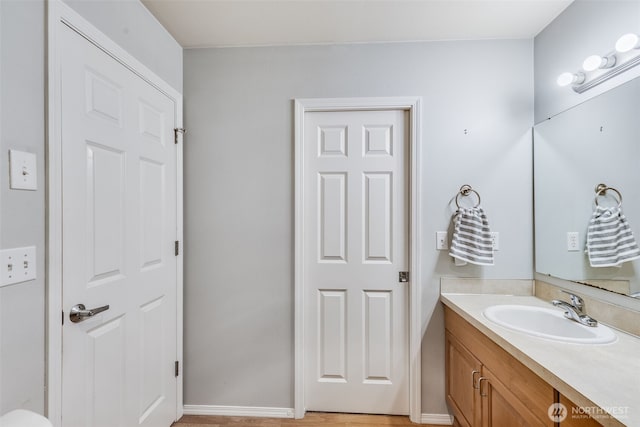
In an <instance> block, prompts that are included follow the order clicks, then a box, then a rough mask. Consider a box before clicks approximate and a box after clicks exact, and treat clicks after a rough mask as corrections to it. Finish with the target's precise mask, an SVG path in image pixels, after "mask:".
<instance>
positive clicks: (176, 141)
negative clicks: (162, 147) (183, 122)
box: [173, 128, 187, 144]
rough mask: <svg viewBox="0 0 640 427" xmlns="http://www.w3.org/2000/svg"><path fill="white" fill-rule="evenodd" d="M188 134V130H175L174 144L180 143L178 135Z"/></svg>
mask: <svg viewBox="0 0 640 427" xmlns="http://www.w3.org/2000/svg"><path fill="white" fill-rule="evenodd" d="M186 132H187V130H186V129H185V128H175V129H174V130H173V143H174V144H177V143H178V134H179V133H181V134H183V135H184V134H185V133H186Z"/></svg>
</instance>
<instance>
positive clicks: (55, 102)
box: [45, 0, 184, 427]
mask: <svg viewBox="0 0 640 427" xmlns="http://www.w3.org/2000/svg"><path fill="white" fill-rule="evenodd" d="M61 25H66V26H67V27H69V28H71V29H72V30H74V31H76V32H77V33H78V34H80V35H81V36H82V37H84V38H85V39H87V40H88V41H89V42H90V43H93V44H94V45H95V46H96V47H98V48H99V49H101V50H102V51H103V52H105V53H106V54H107V55H109V56H111V57H112V58H113V59H115V60H116V61H118V62H119V63H121V64H122V65H124V66H125V67H126V68H128V69H129V70H130V71H132V72H133V73H134V74H136V75H137V76H138V77H140V78H142V79H143V80H145V81H146V82H147V83H149V84H151V85H152V86H153V87H155V88H156V89H158V90H159V91H160V92H162V93H163V94H165V95H166V96H168V97H169V98H170V99H171V100H173V102H174V105H175V110H174V111H175V117H174V118H175V123H176V127H177V128H181V127H182V123H183V122H182V95H181V94H180V93H179V92H178V91H177V90H175V89H174V88H173V87H171V86H170V85H169V84H168V83H166V82H165V81H164V80H162V79H161V78H160V77H158V76H157V75H156V74H155V73H154V72H153V71H151V70H150V69H149V68H147V67H146V66H145V65H143V64H142V63H141V62H140V61H138V60H137V59H136V58H134V57H133V56H132V55H130V54H129V53H128V52H126V51H125V50H124V49H123V48H121V47H120V46H119V45H118V44H116V43H115V42H114V41H112V40H111V39H110V38H109V37H107V36H106V35H105V34H104V33H102V32H101V31H99V30H98V29H97V28H95V27H94V26H93V25H92V24H91V23H89V22H88V21H87V20H86V19H84V18H83V17H82V16H81V15H79V14H78V13H77V12H75V11H74V10H73V9H71V8H70V7H69V6H67V5H66V4H64V3H63V2H62V1H61V0H49V1H47V101H46V106H47V112H46V117H47V141H46V144H47V145H46V176H47V185H46V209H47V212H46V267H45V271H46V282H45V283H46V302H45V306H46V315H45V319H46V327H45V328H46V329H45V330H46V343H45V349H46V361H45V363H46V378H45V381H46V392H45V400H46V404H45V409H46V414H47V417H48V418H49V420H50V421H51V422H52V423H53V425H54V427H61V426H62V322H61V319H60V313H61V312H62V311H63V306H62V132H61V87H60V86H61V68H60V65H61V64H60V58H59V57H58V48H59V47H61V43H62V41H61V40H60V38H59V37H58V32H59V31H60V28H62V27H61ZM178 134H179V136H178V144H177V146H176V149H177V151H176V162H177V169H176V181H177V182H176V185H177V194H176V232H177V233H176V234H177V239H178V240H179V241H180V242H183V241H184V238H183V225H182V222H183V189H182V183H183V168H182V159H183V136H182V134H181V133H178ZM182 273H183V251H181V252H180V254H179V255H178V256H177V266H176V288H177V289H176V306H177V307H176V310H177V311H176V326H177V329H176V332H177V337H176V338H177V339H176V354H177V359H178V362H179V363H180V366H183V363H182V362H183V354H182V353H183V347H182V346H183V344H182V336H183V332H182V327H183V306H182V304H183V274H182ZM176 387H177V390H176V417H177V418H180V417H181V416H182V414H183V412H184V408H183V390H182V387H183V375H182V374H180V375H178V377H177V384H176Z"/></svg>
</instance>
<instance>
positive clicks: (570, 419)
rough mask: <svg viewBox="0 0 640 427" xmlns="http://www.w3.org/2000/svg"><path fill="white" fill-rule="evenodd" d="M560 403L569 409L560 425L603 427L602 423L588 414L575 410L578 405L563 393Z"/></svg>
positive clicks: (567, 426)
mask: <svg viewBox="0 0 640 427" xmlns="http://www.w3.org/2000/svg"><path fill="white" fill-rule="evenodd" d="M560 403H561V404H563V405H564V407H565V408H566V409H567V417H566V418H565V419H564V420H563V421H562V422H561V423H560V427H602V424H600V423H599V422H598V421H596V420H594V419H593V418H591V417H589V416H588V415H584V414H580V413H579V412H577V411H575V409H577V408H578V406H577V405H576V404H575V403H573V402H572V401H571V400H569V399H567V398H566V397H564V396H563V395H560ZM576 412H577V413H576ZM574 413H576V414H575V415H574Z"/></svg>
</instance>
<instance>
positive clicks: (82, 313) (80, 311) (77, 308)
mask: <svg viewBox="0 0 640 427" xmlns="http://www.w3.org/2000/svg"><path fill="white" fill-rule="evenodd" d="M107 310H109V305H108V304H107V305H103V306H102V307H97V308H91V309H89V310H87V309H86V307H85V306H84V304H76V305H74V306H73V307H71V313H69V319H71V321H72V322H73V323H78V322H82V321H83V320H85V319H87V318H89V317H93V316H95V315H96V314H98V313H102V312H103V311H107Z"/></svg>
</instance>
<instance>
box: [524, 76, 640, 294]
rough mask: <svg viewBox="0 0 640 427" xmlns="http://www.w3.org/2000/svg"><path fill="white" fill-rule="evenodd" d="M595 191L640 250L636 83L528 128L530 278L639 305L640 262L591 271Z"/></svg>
mask: <svg viewBox="0 0 640 427" xmlns="http://www.w3.org/2000/svg"><path fill="white" fill-rule="evenodd" d="M601 183H602V184H606V185H607V186H609V187H613V188H614V189H615V190H617V191H618V192H619V193H620V195H621V196H622V212H623V213H624V215H625V216H626V218H627V220H628V224H629V225H630V227H631V230H632V231H633V234H634V236H635V238H636V241H638V242H639V243H640V78H636V79H634V80H631V81H629V82H627V83H625V84H623V85H620V86H618V87H616V88H614V89H612V90H610V91H607V92H605V93H603V94H602V95H599V96H597V97H595V98H592V99H590V100H588V101H585V102H584V103H582V104H579V105H577V106H575V107H573V108H571V109H569V110H566V111H564V112H562V113H560V114H558V115H556V116H554V117H552V118H551V119H549V120H546V121H544V122H541V123H539V124H537V125H536V126H535V127H534V196H535V247H536V250H535V256H536V259H535V266H536V272H537V273H541V274H544V275H550V276H554V277H557V278H560V279H565V280H570V281H573V282H577V283H581V284H584V285H590V286H595V287H598V288H602V289H605V290H609V291H612V292H616V293H619V294H624V295H629V296H632V297H636V298H640V260H635V261H629V262H625V263H623V264H621V265H620V266H618V267H592V266H591V264H590V262H589V258H588V256H587V254H586V252H585V244H586V237H587V228H588V225H589V221H590V219H591V216H592V213H593V210H594V207H595V203H596V186H597V185H598V184H601ZM617 199H618V194H616V193H615V191H611V190H610V191H607V192H606V193H605V194H603V195H601V196H598V203H599V205H602V206H616V205H617V203H618V200H617ZM569 233H574V234H569ZM575 233H577V242H576V241H575V237H576V235H575ZM576 243H577V245H576ZM639 301H640V299H639Z"/></svg>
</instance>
